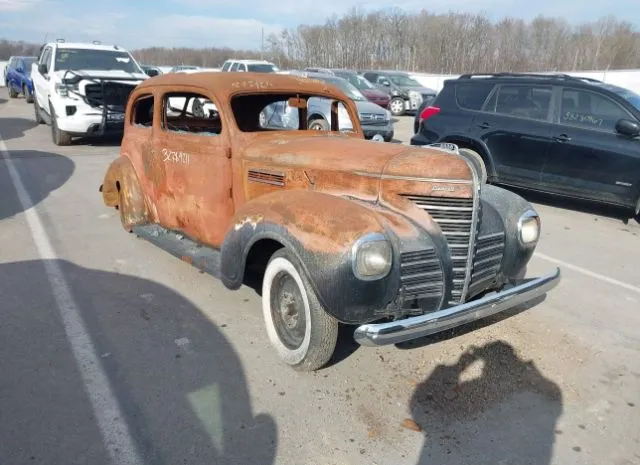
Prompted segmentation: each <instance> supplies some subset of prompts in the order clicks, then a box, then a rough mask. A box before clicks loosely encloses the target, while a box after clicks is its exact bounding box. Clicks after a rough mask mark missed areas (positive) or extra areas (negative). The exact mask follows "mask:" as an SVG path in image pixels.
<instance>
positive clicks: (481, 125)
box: [478, 121, 491, 129]
mask: <svg viewBox="0 0 640 465" xmlns="http://www.w3.org/2000/svg"><path fill="white" fill-rule="evenodd" d="M490 126H491V125H490V124H489V123H487V122H486V121H484V122H482V123H480V124H478V127H479V128H481V129H487V128H488V127H490Z"/></svg>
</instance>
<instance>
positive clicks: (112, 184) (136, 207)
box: [100, 156, 149, 226]
mask: <svg viewBox="0 0 640 465" xmlns="http://www.w3.org/2000/svg"><path fill="white" fill-rule="evenodd" d="M100 191H101V192H102V200H103V202H104V204H105V205H106V206H108V207H116V206H118V208H120V209H121V210H122V212H123V214H124V216H125V219H126V222H127V224H129V225H131V226H133V225H136V224H145V223H148V222H149V209H148V208H147V203H146V201H145V197H144V193H143V191H142V186H141V185H140V180H139V179H138V175H137V174H136V171H135V169H134V168H133V164H132V163H131V160H129V158H128V157H124V156H120V157H118V158H117V159H115V160H114V161H112V162H111V164H110V165H109V168H107V172H106V173H105V176H104V181H103V183H102V185H101V186H100ZM121 192H122V201H123V203H124V205H120V198H121V197H120V196H121Z"/></svg>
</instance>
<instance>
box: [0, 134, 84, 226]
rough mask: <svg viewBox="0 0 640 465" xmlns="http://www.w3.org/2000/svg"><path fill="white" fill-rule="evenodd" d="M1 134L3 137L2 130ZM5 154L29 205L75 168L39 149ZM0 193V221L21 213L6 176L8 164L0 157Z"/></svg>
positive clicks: (67, 159)
mask: <svg viewBox="0 0 640 465" xmlns="http://www.w3.org/2000/svg"><path fill="white" fill-rule="evenodd" d="M2 135H3V136H4V132H3V133H2ZM9 155H10V157H11V160H12V162H13V166H14V167H15V169H16V170H17V171H18V174H19V175H20V179H21V180H22V183H23V184H24V185H25V187H26V188H27V191H28V192H29V196H30V198H31V201H32V202H33V205H38V204H39V203H40V202H42V201H43V200H44V199H45V198H47V196H48V195H49V194H50V193H51V192H52V191H54V190H56V189H58V188H60V187H61V186H62V185H64V184H65V183H66V182H67V181H68V180H69V178H70V177H71V175H72V174H73V172H74V171H75V163H74V162H73V161H72V160H71V159H69V158H67V157H63V156H62V155H57V154H55V153H50V152H40V151H39V150H11V151H10V152H9ZM32 164H33V165H32ZM36 164H37V166H35V165H36ZM43 173H44V174H43ZM0 196H2V201H0V220H3V219H5V218H9V217H12V216H14V215H16V214H18V213H21V212H22V210H23V208H22V205H21V204H20V201H19V200H18V197H17V195H16V191H15V188H14V186H13V181H12V179H11V176H10V175H9V167H8V165H7V162H6V161H5V160H4V159H3V158H2V157H0Z"/></svg>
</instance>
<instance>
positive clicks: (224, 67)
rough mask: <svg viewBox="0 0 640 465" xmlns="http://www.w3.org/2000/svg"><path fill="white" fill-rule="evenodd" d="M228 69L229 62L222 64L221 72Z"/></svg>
mask: <svg viewBox="0 0 640 465" xmlns="http://www.w3.org/2000/svg"><path fill="white" fill-rule="evenodd" d="M230 67H231V62H229V61H225V62H224V64H223V65H222V71H228V70H229V68H230Z"/></svg>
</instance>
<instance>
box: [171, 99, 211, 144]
mask: <svg viewBox="0 0 640 465" xmlns="http://www.w3.org/2000/svg"><path fill="white" fill-rule="evenodd" d="M162 129H163V130H165V131H168V132H173V133H179V134H197V135H200V136H217V135H218V134H220V133H221V132H222V121H221V119H220V114H219V113H218V109H217V107H216V105H215V104H214V103H213V102H212V101H211V100H210V99H209V98H208V97H206V96H204V95H202V94H197V93H194V92H171V93H168V94H166V95H165V96H164V99H163V103H162Z"/></svg>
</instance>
